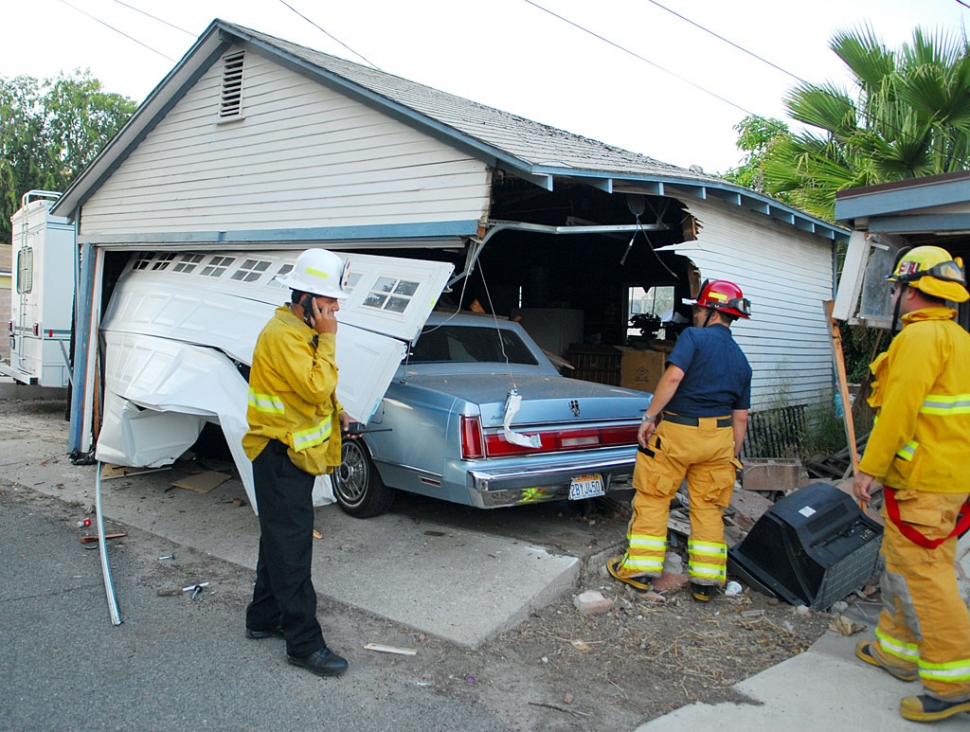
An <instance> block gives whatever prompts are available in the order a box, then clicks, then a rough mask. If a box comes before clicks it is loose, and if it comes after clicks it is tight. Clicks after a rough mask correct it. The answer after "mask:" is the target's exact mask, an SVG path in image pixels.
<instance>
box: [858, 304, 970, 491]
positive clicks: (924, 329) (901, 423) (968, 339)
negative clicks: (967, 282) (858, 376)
mask: <svg viewBox="0 0 970 732" xmlns="http://www.w3.org/2000/svg"><path fill="white" fill-rule="evenodd" d="M955 316H956V311H954V310H952V309H950V308H945V307H929V308H922V309H920V310H916V311H914V312H911V313H907V314H906V315H904V316H903V330H902V331H901V332H900V333H899V334H898V335H897V336H896V338H895V339H894V340H893V342H892V344H891V345H890V346H889V350H888V351H887V352H886V353H884V354H882V355H880V356H879V357H878V358H877V359H876V360H875V361H873V362H872V365H871V366H870V368H871V369H872V372H873V374H874V375H875V381H874V382H873V384H872V396H871V397H870V398H869V404H870V405H872V406H873V407H875V408H876V409H877V410H878V411H877V413H878V419H877V421H876V423H875V425H874V427H873V429H872V433H871V434H870V435H869V442H868V445H867V446H866V451H865V454H864V455H863V457H862V460H861V461H860V463H859V469H860V470H861V471H863V472H865V473H869V474H870V475H873V476H875V478H876V480H877V481H879V482H880V483H883V484H884V485H888V486H891V487H893V488H897V489H904V488H913V489H916V490H920V491H927V492H930V493H966V492H967V486H968V485H970V460H967V455H968V454H970V334H968V333H967V332H966V331H965V330H964V329H963V328H961V327H960V326H959V325H957V323H956V322H955V321H954V317H955Z"/></svg>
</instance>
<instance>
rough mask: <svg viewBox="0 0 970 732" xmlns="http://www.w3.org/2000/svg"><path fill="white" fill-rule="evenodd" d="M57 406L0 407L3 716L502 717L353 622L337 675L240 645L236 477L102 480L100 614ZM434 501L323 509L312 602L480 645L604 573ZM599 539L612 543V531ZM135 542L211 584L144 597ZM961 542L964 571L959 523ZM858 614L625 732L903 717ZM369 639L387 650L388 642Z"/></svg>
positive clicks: (597, 551)
mask: <svg viewBox="0 0 970 732" xmlns="http://www.w3.org/2000/svg"><path fill="white" fill-rule="evenodd" d="M58 412H60V413H58ZM62 414H63V408H62V407H61V408H60V410H58V408H57V407H48V408H41V409H40V410H34V413H30V410H28V411H27V412H25V413H24V414H18V413H16V412H13V413H11V412H9V411H8V413H7V414H5V416H4V418H3V420H2V421H0V492H5V493H6V495H0V577H2V578H3V581H2V582H0V612H2V613H3V615H2V617H4V619H5V621H4V623H0V669H3V679H4V682H3V691H2V693H0V730H6V729H10V730H35V729H37V730H46V729H108V728H121V727H125V728H130V729H159V730H169V729H172V730H175V729H189V728H192V729H207V728H213V729H227V728H238V729H263V728H270V727H275V728H279V729H299V728H308V729H319V728H322V729H353V730H383V729H394V730H411V729H414V730H438V729H440V730H454V729H462V730H499V729H506V727H504V726H503V725H502V723H501V721H499V720H498V719H495V718H494V717H492V716H490V714H489V713H488V711H487V710H486V709H482V708H478V707H472V706H468V705H461V704H457V703H456V702H455V700H454V699H449V698H448V697H446V696H439V695H437V694H435V693H433V691H432V690H430V689H428V688H427V687H426V686H423V685H422V682H421V680H420V679H409V678H408V677H407V675H406V674H404V675H401V674H393V675H390V677H389V675H388V674H387V673H386V672H387V664H388V661H387V660H386V659H381V660H375V654H370V655H368V654H367V652H364V651H360V650H359V648H360V633H361V623H362V622H363V621H362V620H361V617H363V616H361V617H358V618H356V619H355V620H353V621H352V620H349V619H347V618H344V617H343V615H344V614H345V613H344V612H343V611H342V612H340V613H333V614H327V615H325V618H326V619H324V624H325V634H326V635H327V639H328V642H329V643H330V645H331V646H332V647H334V648H335V650H337V651H338V652H341V653H343V654H344V655H346V656H348V658H349V660H350V661H351V667H352V669H353V670H354V673H353V674H348V675H347V676H346V677H342V678H340V679H318V678H316V677H314V676H311V675H309V674H306V672H304V671H301V670H299V669H295V668H293V667H291V666H289V665H287V664H286V663H285V659H284V653H283V644H282V642H281V641H280V642H279V643H277V641H276V640H275V639H268V640H265V641H259V642H254V641H249V640H247V639H246V638H245V636H244V635H243V632H242V627H241V618H242V615H243V612H242V611H243V607H244V605H245V601H246V598H247V596H248V592H249V584H248V583H249V582H251V579H252V569H253V568H254V566H255V559H256V543H257V538H258V523H257V520H256V517H255V515H254V514H253V512H252V510H251V508H250V507H248V506H245V505H243V506H240V505H237V504H238V499H239V498H240V497H242V496H244V495H245V493H244V491H243V490H242V484H241V483H240V482H239V481H237V480H230V481H227V482H225V483H223V484H222V485H220V486H218V487H217V488H214V489H212V490H210V491H207V492H200V493H197V492H194V491H191V490H185V489H181V488H174V489H173V487H172V482H173V476H176V477H177V475H178V471H177V470H176V471H171V470H167V471H159V472H155V473H148V474H143V475H138V476H121V477H119V478H112V479H110V480H105V481H103V482H102V493H103V496H102V498H103V512H104V515H105V517H106V519H110V520H111V521H112V522H118V523H117V524H113V525H115V526H120V527H121V528H122V529H127V530H128V531H130V532H135V533H137V543H138V545H139V547H140V548H141V552H140V553H139V554H136V553H135V552H134V551H130V550H127V549H126V548H125V547H126V545H125V543H124V540H122V541H121V542H118V543H117V544H116V545H112V549H111V550H110V552H109V556H110V559H111V567H112V574H113V578H114V586H115V588H116V590H117V593H118V601H119V605H120V608H121V612H122V618H123V619H124V620H125V622H124V623H122V624H121V625H119V626H112V625H111V624H110V622H108V613H107V603H106V600H105V589H104V586H103V584H102V580H101V569H100V565H99V559H98V552H97V551H88V550H85V549H84V548H82V547H81V546H80V544H79V542H78V534H79V533H84V530H83V529H77V528H76V527H75V526H74V521H75V519H78V520H80V519H82V518H83V517H84V516H90V513H89V511H90V507H91V506H92V505H93V503H94V489H95V482H96V481H95V477H96V473H95V467H94V466H75V465H71V464H70V462H69V461H68V460H67V459H66V457H65V455H64V453H65V450H64V445H65V444H66V437H67V434H66V433H67V423H66V422H64V421H63V420H62V419H60V417H61V416H62ZM32 494H36V495H37V496H38V497H47V498H48V499H49V498H56V499H57V502H56V503H57V505H59V506H61V511H62V514H63V515H61V516H59V517H54V518H52V517H51V516H50V515H49V514H50V511H49V510H47V511H46V512H45V511H36V512H34V511H32V510H31V495H32ZM48 502H50V501H48ZM435 503H436V502H431V505H430V506H422V510H420V511H417V512H414V511H410V512H409V511H407V510H405V511H398V512H396V513H390V514H387V515H385V516H382V517H379V518H377V519H372V520H367V521H359V520H356V519H352V518H349V517H347V516H344V515H343V514H342V513H341V512H340V511H339V509H337V508H336V507H335V506H330V507H325V508H321V509H318V511H317V528H318V530H319V531H320V533H321V536H322V538H321V539H320V541H321V542H322V547H323V548H324V549H325V551H317V552H315V557H314V581H315V584H316V586H317V588H318V592H319V593H320V596H321V603H322V610H323V611H324V612H326V609H327V607H328V604H330V605H331V606H332V607H337V606H338V605H339V606H340V607H346V608H356V609H358V610H361V611H364V613H365V614H371V615H372V616H374V617H376V618H380V619H385V620H387V621H389V622H392V623H395V624H399V625H400V626H401V627H406V628H409V629H414V630H415V631H422V632H427V633H428V634H431V635H434V636H437V637H439V638H441V639H443V640H444V641H447V642H451V643H456V644H458V645H461V646H464V647H466V648H474V647H476V646H477V645H479V644H481V643H483V642H484V641H485V640H487V639H488V638H491V637H494V636H495V635H497V634H499V633H501V632H502V631H503V630H505V629H506V628H508V627H511V626H513V625H515V624H516V623H517V622H518V621H519V620H521V619H522V618H524V617H525V615H526V614H528V612H529V611H530V609H532V608H534V607H539V606H542V605H544V604H546V603H548V602H551V601H552V600H554V599H556V598H557V597H559V596H560V595H562V594H563V593H565V592H568V591H570V590H571V589H572V588H573V587H574V585H575V582H576V579H577V578H578V576H579V573H580V571H581V570H582V568H583V566H584V565H589V566H595V567H598V566H599V564H602V560H603V557H604V556H605V555H608V554H610V553H611V552H613V551H615V550H616V548H617V547H616V546H614V545H612V544H609V543H607V542H604V541H603V536H604V532H601V531H593V529H592V526H591V525H592V524H593V523H595V522H593V521H590V522H582V521H579V522H577V521H569V520H560V521H556V520H554V518H555V515H554V514H552V515H549V514H544V515H543V517H544V518H545V519H546V520H545V521H543V522H536V521H534V520H530V519H531V518H534V517H535V516H536V515H537V514H534V513H533V514H530V513H529V512H528V511H526V510H515V511H510V512H503V513H497V512H486V513H483V512H480V511H474V510H471V509H469V510H468V511H462V510H460V507H458V508H456V507H453V506H452V507H447V508H448V509H449V510H448V511H447V516H448V519H447V520H444V519H442V520H441V521H440V522H438V521H436V520H435V517H436V515H440V516H444V511H443V510H442V512H441V513H440V514H438V513H437V511H438V509H437V508H436V507H435V506H434V505H433V504H435ZM534 508H537V509H539V510H546V509H543V508H542V507H534ZM537 523H541V524H542V527H541V528H537V526H536V524H537ZM485 524H488V527H489V528H488V530H484V529H483V526H484V525H485ZM596 528H598V529H601V528H602V527H596ZM90 533H93V530H90ZM614 534H615V536H613V535H614ZM605 535H607V536H613V538H615V539H616V541H617V542H618V543H621V542H622V532H621V531H618V530H616V527H613V526H610V527H608V528H607V531H606V532H605ZM129 541H130V540H129ZM152 542H154V544H152ZM146 545H147V546H149V547H154V548H155V549H157V552H156V553H157V554H158V556H163V555H167V554H169V553H175V552H178V553H179V555H180V561H181V559H182V558H183V556H184V555H186V554H191V555H195V556H197V557H199V558H200V561H199V562H198V566H199V567H200V568H202V569H200V574H198V575H197V578H198V581H200V582H201V581H203V580H206V579H213V580H214V582H213V584H212V590H211V591H208V590H204V591H203V592H202V593H201V595H200V597H199V598H197V599H196V600H192V599H191V597H190V593H181V592H179V593H178V594H177V595H176V596H168V597H162V596H159V595H157V594H156V588H157V586H158V585H159V582H160V581H161V580H159V577H160V576H162V577H163V575H159V572H164V571H165V570H164V561H162V560H159V559H158V557H157V556H154V555H153V553H152V552H150V551H149V552H148V554H149V555H152V556H149V557H148V560H146V559H145V556H146V551H147V550H146V549H145V547H146ZM375 547H376V548H378V549H379V550H378V551H375V550H374V549H375ZM960 553H961V556H962V566H963V568H964V570H965V572H966V573H967V574H968V575H970V535H968V536H967V537H964V540H963V541H962V542H961V550H960ZM389 557H390V560H389ZM459 557H464V559H459ZM468 557H474V558H475V561H472V562H469V561H467V559H468ZM145 561H151V562H155V563H157V564H158V566H156V567H146V566H145V564H144V563H145ZM219 567H221V570H220V569H218V568H219ZM183 570H184V568H183ZM203 572H204V573H208V574H207V575H206V576H205V577H204V576H203V575H202V573H203ZM145 576H150V577H153V578H154V579H153V581H152V582H146V581H145V580H144V577H145ZM179 576H180V577H181V576H183V575H179ZM459 578H460V579H459ZM192 581H195V580H192ZM459 583H460V587H461V591H457V590H456V588H457V586H458V585H459ZM162 584H164V582H162ZM169 584H172V583H169ZM388 588H392V589H393V591H392V592H391V591H388ZM175 589H178V588H177V587H176V588H175ZM390 597H393V598H395V599H394V601H393V602H391V601H389V598H390ZM854 609H855V611H856V612H857V613H860V615H859V616H858V617H857V618H856V620H857V621H858V622H860V623H863V624H865V625H866V626H867V630H866V631H864V632H863V633H862V634H861V635H854V636H851V637H845V636H841V635H837V634H835V633H827V634H826V635H825V636H823V637H822V638H821V639H820V640H819V641H818V642H817V643H816V644H815V645H813V646H812V648H811V649H810V650H809V651H808V652H806V653H803V654H801V655H799V656H796V657H794V658H791V659H789V660H787V661H785V662H783V663H781V664H779V665H777V666H775V667H773V668H770V669H767V670H765V671H763V672H762V673H760V674H757V675H755V676H753V677H751V678H748V679H746V680H745V681H743V682H741V683H739V684H737V685H736V686H735V687H734V688H735V690H736V691H739V692H741V693H742V694H744V695H745V696H746V697H748V698H749V699H751V701H752V703H750V704H734V703H722V704H718V705H708V704H702V703H697V704H691V705H688V706H685V707H682V708H680V709H677V710H675V711H674V712H672V713H670V714H667V715H665V716H663V717H660V718H657V719H655V720H652V721H651V722H648V723H647V724H645V725H642V726H641V727H639V728H638V729H637V732H645V731H646V730H653V729H663V730H692V729H694V728H696V727H697V726H698V725H700V724H702V723H703V724H710V723H711V722H712V721H716V722H717V723H719V724H729V725H731V726H732V727H737V726H740V727H741V728H750V729H764V728H768V727H769V725H770V726H776V725H779V726H780V725H783V726H784V727H785V728H786V729H790V730H796V731H797V730H817V729H830V730H834V731H839V730H853V732H855V731H856V730H859V729H864V730H870V729H871V730H897V729H898V730H906V729H913V728H915V727H916V725H915V724H914V723H909V722H906V721H904V720H902V719H901V718H900V717H899V715H898V703H899V699H900V698H901V697H902V696H906V695H910V694H915V693H919V686H918V684H904V683H902V682H900V681H898V680H896V679H894V678H892V677H891V676H889V675H888V674H886V673H884V672H881V671H879V670H878V669H875V668H873V667H871V666H868V665H866V664H864V663H862V662H861V661H859V660H857V659H855V658H854V655H853V652H852V649H853V648H854V646H855V643H856V641H857V640H858V639H859V638H862V637H866V638H871V637H872V629H873V628H874V626H875V620H876V617H877V614H878V607H875V606H873V605H872V604H871V603H870V604H868V605H867V604H866V603H857V604H856V605H855V606H854ZM328 623H329V624H328ZM372 627H373V628H374V629H375V632H376V631H377V630H378V629H379V626H377V625H373V626H372ZM370 639H371V640H375V641H377V642H384V643H390V644H391V645H394V642H393V641H394V639H393V638H390V639H387V638H382V637H379V636H377V635H375V636H374V637H372V638H370ZM274 643H277V645H278V646H279V647H278V648H275V647H273V644H274ZM267 671H269V673H267ZM389 704H392V705H393V713H392V714H389V713H388V710H389V707H388V705H389ZM934 728H935V729H941V730H950V729H952V730H956V729H962V730H964V729H968V728H970V715H961V716H959V717H956V718H952V719H950V720H946V721H944V722H941V723H936V724H935V725H934Z"/></svg>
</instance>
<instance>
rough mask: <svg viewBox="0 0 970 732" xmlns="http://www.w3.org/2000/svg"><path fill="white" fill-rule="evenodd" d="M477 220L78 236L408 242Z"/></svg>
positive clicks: (451, 232)
mask: <svg viewBox="0 0 970 732" xmlns="http://www.w3.org/2000/svg"><path fill="white" fill-rule="evenodd" d="M478 226H479V223H478V221H477V220H470V221H436V222H430V223H426V224H372V225H368V226H320V227H312V228H306V229H240V230H238V231H163V232H150V233H138V234H91V235H87V236H85V235H83V234H82V235H80V236H78V242H79V243H83V244H94V245H110V244H231V243H234V242H239V243H240V244H252V243H267V244H282V243H296V242H333V241H346V242H362V241H374V240H377V241H380V243H381V244H387V245H394V244H395V243H398V242H399V243H400V244H401V245H402V246H410V245H412V244H413V243H414V242H415V240H429V239H445V240H449V239H457V238H459V237H463V236H474V235H476V234H477V233H478Z"/></svg>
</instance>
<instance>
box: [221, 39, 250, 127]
mask: <svg viewBox="0 0 970 732" xmlns="http://www.w3.org/2000/svg"><path fill="white" fill-rule="evenodd" d="M245 55H246V52H245V51H237V52H236V53H230V54H228V55H226V56H223V57H222V97H221V98H220V100H219V119H231V118H233V117H240V116H242V77H243V58H244V56H245Z"/></svg>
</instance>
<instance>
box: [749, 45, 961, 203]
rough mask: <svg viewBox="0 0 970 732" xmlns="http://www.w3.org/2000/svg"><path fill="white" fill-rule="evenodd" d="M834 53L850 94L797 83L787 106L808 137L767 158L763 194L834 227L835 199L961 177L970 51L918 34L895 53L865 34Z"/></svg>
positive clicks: (781, 144)
mask: <svg viewBox="0 0 970 732" xmlns="http://www.w3.org/2000/svg"><path fill="white" fill-rule="evenodd" d="M831 48H832V50H833V51H834V52H835V53H836V54H837V55H838V56H839V58H841V59H842V60H843V61H844V62H845V64H846V66H847V67H848V68H849V70H850V71H851V72H852V74H853V76H854V77H855V88H854V89H853V90H851V91H849V90H845V89H841V88H839V87H838V86H836V85H834V84H832V83H824V84H819V85H816V84H810V83H807V82H806V83H802V84H799V85H798V86H796V87H795V88H794V89H793V90H792V91H791V92H790V93H789V95H788V97H787V98H786V100H785V104H786V106H787V108H788V111H789V113H790V115H791V117H792V118H793V119H795V120H797V121H799V122H802V123H803V124H805V125H807V126H808V128H809V129H808V131H806V132H803V133H799V134H794V135H791V136H790V137H788V138H779V141H778V143H777V144H775V145H772V146H770V148H769V149H768V150H767V152H766V154H765V156H764V159H763V166H762V170H763V173H764V183H765V189H766V191H767V192H768V193H770V194H772V195H775V196H780V195H787V196H788V200H789V201H790V202H791V203H792V204H793V205H795V206H797V207H799V208H801V209H803V210H804V211H806V212H808V213H812V214H814V215H816V216H819V217H820V218H825V219H829V220H832V217H833V211H834V206H835V194H836V192H837V191H840V190H843V189H846V188H852V187H855V186H864V185H873V184H877V183H887V182H891V181H895V180H903V179H907V178H915V177H919V176H924V175H932V174H935V173H947V172H952V171H956V170H964V169H965V168H966V167H967V164H968V156H970V45H968V41H967V38H966V36H965V35H957V34H955V33H952V32H945V31H939V32H937V33H936V34H935V35H933V34H928V33H927V32H925V31H923V30H922V29H920V28H917V29H916V30H915V31H914V32H913V40H912V43H906V44H903V46H902V48H901V49H900V50H899V51H893V50H891V49H888V48H886V46H885V45H884V44H883V43H882V41H881V40H879V38H878V37H877V36H876V34H875V33H874V31H873V30H872V29H871V28H869V27H865V28H863V29H861V30H855V31H840V32H838V33H837V34H836V35H835V36H834V38H833V39H832V42H831Z"/></svg>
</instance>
